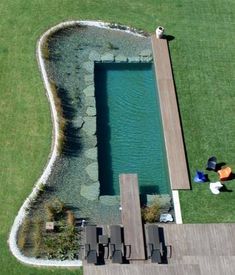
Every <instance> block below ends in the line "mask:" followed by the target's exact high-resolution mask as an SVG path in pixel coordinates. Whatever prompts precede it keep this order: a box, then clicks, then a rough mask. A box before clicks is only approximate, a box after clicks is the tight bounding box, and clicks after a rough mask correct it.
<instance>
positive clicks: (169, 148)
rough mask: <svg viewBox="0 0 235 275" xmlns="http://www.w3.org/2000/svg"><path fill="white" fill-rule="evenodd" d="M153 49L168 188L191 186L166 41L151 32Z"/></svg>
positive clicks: (187, 187) (176, 188)
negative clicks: (169, 184) (168, 179)
mask: <svg viewBox="0 0 235 275" xmlns="http://www.w3.org/2000/svg"><path fill="white" fill-rule="evenodd" d="M152 48H153V56H154V65H155V72H156V80H157V85H158V97H159V101H160V108H161V115H162V124H163V130H164V139H165V146H166V153H167V161H168V169H169V177H170V182H171V187H172V189H173V190H178V189H190V183H189V178H188V169H187V163H186V157H185V150H184V143H183V137H182V130H181V124H180V117H179V112H178V106H177V99H176V93H175V87H174V81H173V76H172V70H171V62H170V57H169V51H168V44H167V41H166V40H165V39H157V38H156V36H155V35H154V36H152Z"/></svg>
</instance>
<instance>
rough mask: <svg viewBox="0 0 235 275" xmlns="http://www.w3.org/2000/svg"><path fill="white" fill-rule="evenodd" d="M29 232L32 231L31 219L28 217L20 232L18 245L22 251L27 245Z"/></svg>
mask: <svg viewBox="0 0 235 275" xmlns="http://www.w3.org/2000/svg"><path fill="white" fill-rule="evenodd" d="M29 230H30V219H29V218H28V217H26V218H25V219H24V221H23V223H22V225H21V227H20V229H19V232H18V241H17V244H18V247H19V248H20V250H23V249H24V248H25V247H26V245H27V242H28V234H29Z"/></svg>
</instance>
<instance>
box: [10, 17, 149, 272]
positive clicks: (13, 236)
mask: <svg viewBox="0 0 235 275" xmlns="http://www.w3.org/2000/svg"><path fill="white" fill-rule="evenodd" d="M77 25H84V26H96V27H99V28H106V29H110V30H111V29H112V30H118V31H123V32H127V33H130V34H133V35H137V36H142V37H144V36H146V35H147V34H146V33H145V32H142V31H137V30H135V29H132V28H129V27H126V26H121V25H118V24H109V23H104V22H99V21H68V22H63V23H60V24H58V25H56V26H54V27H52V28H50V29H49V30H48V31H46V32H45V33H44V34H43V35H42V36H41V38H40V39H39V41H38V43H37V58H38V63H39V67H40V70H41V74H42V78H43V82H44V86H45V89H46V94H47V97H48V100H49V102H50V108H51V116H52V122H53V135H52V147H51V152H50V155H49V160H48V163H47V165H46V167H45V168H44V171H43V174H42V175H41V177H40V178H39V179H38V180H37V182H36V184H35V186H34V188H33V190H32V192H31V194H30V195H29V196H28V198H27V199H26V200H25V201H24V203H23V205H22V206H21V208H20V210H19V212H18V214H17V216H16V218H15V220H14V223H13V225H12V228H11V231H10V235H9V239H8V244H9V247H10V251H11V252H12V254H13V255H14V256H15V257H16V258H17V259H18V260H19V261H20V262H22V263H24V264H28V265H34V266H58V267H79V266H82V261H81V260H64V261H60V260H43V259H37V258H34V257H26V256H25V255H23V254H22V253H21V251H20V249H19V248H18V246H17V234H18V230H19V227H20V226H21V224H22V222H23V220H24V218H25V217H26V215H27V211H28V208H29V207H30V204H31V202H32V201H34V200H35V199H36V198H37V196H38V194H39V192H40V185H41V184H44V185H45V184H46V181H47V179H48V177H49V175H50V173H51V171H52V167H53V164H54V163H55V160H56V157H57V156H58V142H59V124H58V113H57V110H56V108H55V101H54V98H53V94H52V91H51V87H50V82H49V78H48V75H47V72H46V69H45V62H44V59H43V54H42V47H43V44H44V43H45V41H46V40H47V39H48V37H49V36H50V35H52V34H53V33H55V32H56V31H58V30H61V29H63V28H65V27H72V26H77ZM119 27H121V28H119Z"/></svg>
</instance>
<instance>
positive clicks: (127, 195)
mask: <svg viewBox="0 0 235 275" xmlns="http://www.w3.org/2000/svg"><path fill="white" fill-rule="evenodd" d="M119 183H120V195H121V207H122V211H121V219H122V224H123V227H124V240H125V245H127V250H129V248H130V257H129V259H130V260H145V247H144V237H143V226H142V220H141V212H140V198H139V186H138V178H137V174H121V175H119Z"/></svg>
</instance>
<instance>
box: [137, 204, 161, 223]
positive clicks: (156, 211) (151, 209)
mask: <svg viewBox="0 0 235 275" xmlns="http://www.w3.org/2000/svg"><path fill="white" fill-rule="evenodd" d="M141 214H142V219H143V221H144V222H149V223H153V222H156V221H157V220H159V217H160V205H159V203H158V201H157V200H155V201H154V202H153V203H152V204H151V205H150V206H146V207H144V208H142V211H141Z"/></svg>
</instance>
